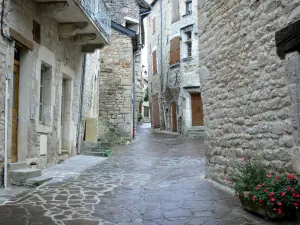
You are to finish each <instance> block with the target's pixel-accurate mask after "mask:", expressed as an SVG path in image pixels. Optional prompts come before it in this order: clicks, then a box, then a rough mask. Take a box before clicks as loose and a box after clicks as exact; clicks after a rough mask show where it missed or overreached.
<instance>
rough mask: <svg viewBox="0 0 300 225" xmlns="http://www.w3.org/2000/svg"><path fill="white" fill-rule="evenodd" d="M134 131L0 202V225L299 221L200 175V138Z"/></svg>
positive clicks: (210, 224) (202, 160) (284, 223)
mask: <svg viewBox="0 0 300 225" xmlns="http://www.w3.org/2000/svg"><path fill="white" fill-rule="evenodd" d="M138 134H139V136H138V137H137V140H136V141H135V142H134V143H133V144H131V145H127V146H125V147H122V148H119V149H114V155H113V156H112V157H109V158H108V159H107V160H105V161H102V163H100V164H97V165H95V166H93V167H91V168H89V169H87V170H85V171H83V172H82V173H81V174H80V175H78V176H75V177H71V178H70V179H67V180H63V181H60V182H52V183H48V184H47V185H43V186H40V187H38V188H36V189H35V190H34V191H32V192H31V193H29V194H27V195H24V196H21V197H19V198H15V199H12V202H9V203H8V204H6V205H3V206H0V218H1V219H0V225H2V224H3V225H4V224H5V225H8V224H14V225H19V224H24V225H271V224H282V225H297V224H299V223H297V221H274V222H269V221H265V220H264V219H263V218H260V217H257V216H255V215H252V214H250V213H247V212H245V211H244V210H242V209H241V207H240V203H239V201H238V199H237V198H236V197H235V196H233V195H231V194H228V193H227V192H225V191H223V190H220V189H219V188H216V187H215V186H214V185H213V184H212V183H211V182H209V181H208V180H206V179H204V177H203V174H204V168H205V158H204V148H203V145H202V144H201V142H200V143H199V142H198V141H196V140H189V141H187V140H183V139H181V138H180V137H178V136H177V137H176V136H173V135H169V134H157V133H153V132H151V131H150V130H149V129H148V128H147V129H146V128H143V129H142V130H141V129H138ZM75 162H76V163H78V162H77V161H75Z"/></svg>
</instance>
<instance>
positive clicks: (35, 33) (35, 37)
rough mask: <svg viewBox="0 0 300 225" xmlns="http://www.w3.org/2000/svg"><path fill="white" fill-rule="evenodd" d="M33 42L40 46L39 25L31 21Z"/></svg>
mask: <svg viewBox="0 0 300 225" xmlns="http://www.w3.org/2000/svg"><path fill="white" fill-rule="evenodd" d="M32 35H33V40H34V41H35V42H36V43H38V44H40V43H41V25H40V24H39V23H37V22H36V21H35V20H34V21H33V29H32Z"/></svg>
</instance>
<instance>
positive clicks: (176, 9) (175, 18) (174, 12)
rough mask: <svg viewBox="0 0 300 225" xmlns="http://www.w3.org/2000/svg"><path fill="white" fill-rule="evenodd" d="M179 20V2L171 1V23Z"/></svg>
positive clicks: (177, 0) (176, 0)
mask: <svg viewBox="0 0 300 225" xmlns="http://www.w3.org/2000/svg"><path fill="white" fill-rule="evenodd" d="M178 20H180V14H179V0H172V23H175V22H177V21H178Z"/></svg>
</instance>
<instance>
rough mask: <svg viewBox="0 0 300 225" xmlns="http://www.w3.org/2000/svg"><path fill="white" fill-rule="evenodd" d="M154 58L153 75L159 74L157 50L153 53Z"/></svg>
mask: <svg viewBox="0 0 300 225" xmlns="http://www.w3.org/2000/svg"><path fill="white" fill-rule="evenodd" d="M152 59H153V64H152V65H153V75H155V74H157V59H156V50H155V51H154V52H153V53H152Z"/></svg>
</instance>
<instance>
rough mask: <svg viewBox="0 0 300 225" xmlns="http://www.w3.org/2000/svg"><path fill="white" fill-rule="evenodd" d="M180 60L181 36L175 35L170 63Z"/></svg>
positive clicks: (171, 46) (171, 44)
mask: <svg viewBox="0 0 300 225" xmlns="http://www.w3.org/2000/svg"><path fill="white" fill-rule="evenodd" d="M178 62H180V37H175V38H173V39H172V40H171V43H170V65H173V64H176V63H178Z"/></svg>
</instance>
